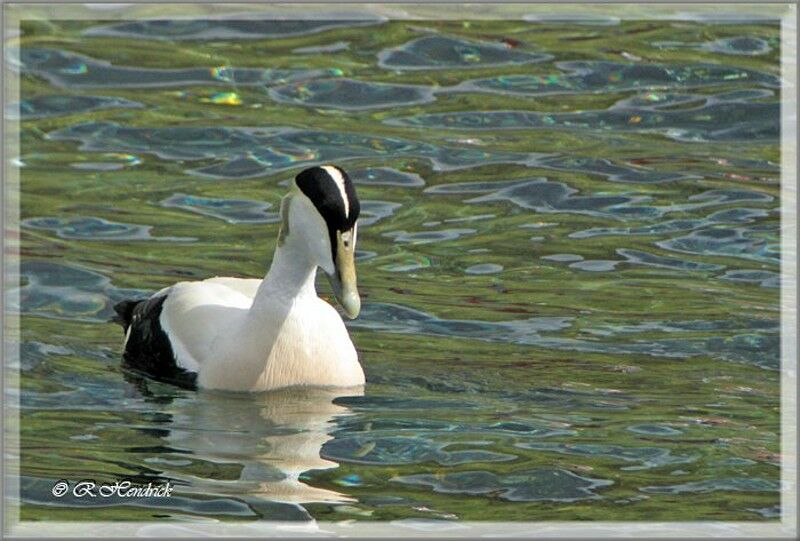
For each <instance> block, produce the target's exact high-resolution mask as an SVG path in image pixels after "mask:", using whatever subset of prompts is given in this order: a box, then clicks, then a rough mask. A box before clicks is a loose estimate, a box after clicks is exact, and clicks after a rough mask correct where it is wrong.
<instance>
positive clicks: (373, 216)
mask: <svg viewBox="0 0 800 541" xmlns="http://www.w3.org/2000/svg"><path fill="white" fill-rule="evenodd" d="M401 206H402V205H401V204H400V203H392V202H389V201H372V200H369V199H365V200H362V201H361V215H360V216H359V218H358V223H359V225H365V226H367V225H372V224H374V223H377V222H379V221H381V220H383V219H385V218H389V217H390V216H392V215H393V214H394V213H395V211H397V209H399V208H400V207H401Z"/></svg>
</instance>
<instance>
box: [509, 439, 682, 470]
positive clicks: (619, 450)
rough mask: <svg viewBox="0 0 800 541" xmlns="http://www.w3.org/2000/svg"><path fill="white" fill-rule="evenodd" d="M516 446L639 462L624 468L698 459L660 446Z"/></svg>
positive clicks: (639, 468)
mask: <svg viewBox="0 0 800 541" xmlns="http://www.w3.org/2000/svg"><path fill="white" fill-rule="evenodd" d="M516 447H520V448H522V449H532V450H535V451H546V452H553V453H559V454H562V455H576V456H584V457H602V458H611V459H614V460H620V461H623V462H638V463H639V465H637V466H625V467H623V468H622V469H623V470H649V469H652V468H661V467H663V466H672V465H675V464H689V463H691V462H694V461H695V460H697V457H696V456H689V455H686V456H675V455H673V454H672V453H671V451H670V450H669V449H662V448H660V447H622V446H619V445H606V444H594V443H549V442H525V443H518V444H516Z"/></svg>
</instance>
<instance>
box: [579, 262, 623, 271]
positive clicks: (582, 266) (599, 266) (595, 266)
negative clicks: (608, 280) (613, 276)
mask: <svg viewBox="0 0 800 541" xmlns="http://www.w3.org/2000/svg"><path fill="white" fill-rule="evenodd" d="M619 263H620V262H619V261H610V260H606V259H587V260H586V261H576V262H575V263H571V264H570V265H569V267H570V268H571V269H578V270H582V271H587V272H610V271H613V270H616V267H617V265H618V264H619Z"/></svg>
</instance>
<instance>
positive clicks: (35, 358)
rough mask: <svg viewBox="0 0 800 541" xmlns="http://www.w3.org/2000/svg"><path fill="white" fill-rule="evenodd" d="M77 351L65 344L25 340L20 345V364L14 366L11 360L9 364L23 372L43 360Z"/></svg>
mask: <svg viewBox="0 0 800 541" xmlns="http://www.w3.org/2000/svg"><path fill="white" fill-rule="evenodd" d="M74 353H75V352H74V351H73V350H72V349H70V348H68V347H65V346H62V345H55V344H46V343H44V342H38V341H36V340H25V341H24V342H22V343H21V344H20V345H19V365H18V366H12V365H11V363H10V362H9V364H8V366H9V367H11V368H17V367H18V368H19V369H20V370H21V371H22V372H27V371H28V370H32V369H34V368H36V367H37V366H39V364H41V363H42V362H43V361H45V360H46V359H48V358H49V357H52V356H53V355H56V356H63V355H73V354H74Z"/></svg>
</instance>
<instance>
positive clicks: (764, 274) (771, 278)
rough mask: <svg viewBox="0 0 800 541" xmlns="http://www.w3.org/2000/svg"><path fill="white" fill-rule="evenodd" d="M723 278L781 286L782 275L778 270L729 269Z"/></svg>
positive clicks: (766, 285)
mask: <svg viewBox="0 0 800 541" xmlns="http://www.w3.org/2000/svg"><path fill="white" fill-rule="evenodd" d="M720 278H721V279H723V280H732V281H734V282H747V283H752V284H758V285H760V286H761V287H780V285H781V275H780V274H778V273H777V272H772V271H762V270H729V271H726V272H725V274H723V275H722V276H720Z"/></svg>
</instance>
